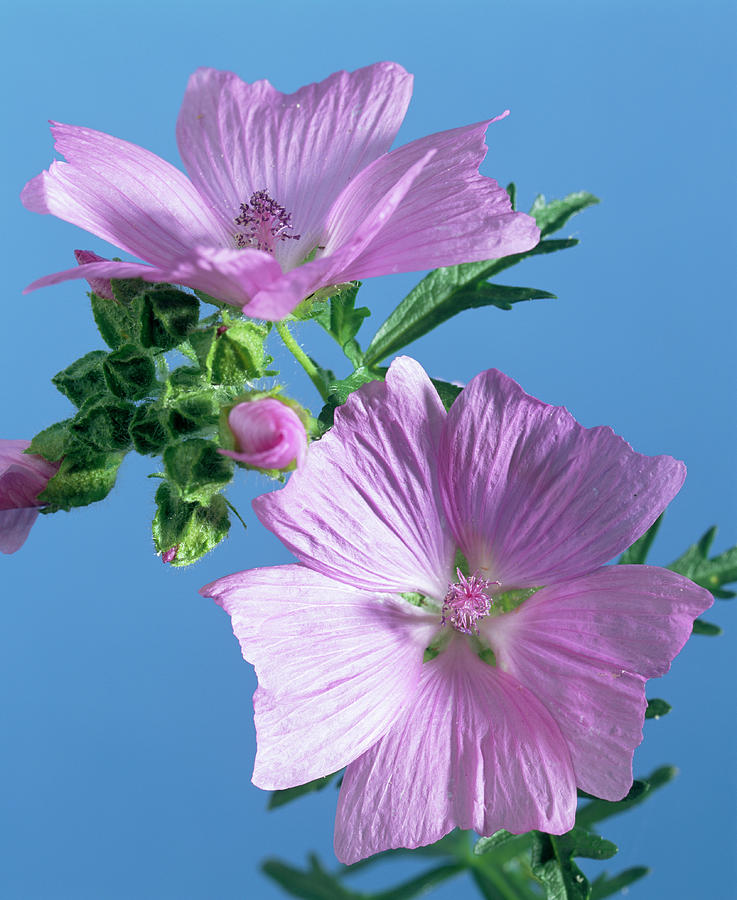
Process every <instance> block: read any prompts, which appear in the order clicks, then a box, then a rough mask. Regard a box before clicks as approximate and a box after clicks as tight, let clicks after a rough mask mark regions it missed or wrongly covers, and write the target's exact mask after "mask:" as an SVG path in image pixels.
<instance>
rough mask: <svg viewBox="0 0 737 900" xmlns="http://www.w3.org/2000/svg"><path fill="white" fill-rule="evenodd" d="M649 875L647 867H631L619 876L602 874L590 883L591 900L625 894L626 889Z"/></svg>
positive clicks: (602, 899) (600, 899)
mask: <svg viewBox="0 0 737 900" xmlns="http://www.w3.org/2000/svg"><path fill="white" fill-rule="evenodd" d="M649 873H650V869H648V868H647V866H633V867H632V868H631V869H625V870H624V872H620V873H619V875H613V876H609V875H608V874H607V873H606V872H602V874H601V875H599V877H598V878H597V879H596V880H595V881H593V882H592V883H591V900H604V898H605V897H611V896H613V895H614V894H619V893H626V890H625V888H628V887H629V886H630V885H631V884H634V882H635V881H639V880H640V879H641V878H644V877H645V875H648V874H649Z"/></svg>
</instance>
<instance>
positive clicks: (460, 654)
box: [335, 637, 576, 863]
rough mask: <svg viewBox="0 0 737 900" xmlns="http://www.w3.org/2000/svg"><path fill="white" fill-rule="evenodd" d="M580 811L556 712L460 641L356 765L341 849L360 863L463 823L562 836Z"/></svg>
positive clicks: (344, 798) (340, 817) (349, 781)
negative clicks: (554, 713) (554, 719)
mask: <svg viewBox="0 0 737 900" xmlns="http://www.w3.org/2000/svg"><path fill="white" fill-rule="evenodd" d="M575 814H576V785H575V782H574V780H573V769H572V766H571V760H570V755H569V753H568V748H567V747H566V744H565V741H564V740H563V737H562V736H561V733H560V730H559V729H558V726H557V725H556V724H555V722H554V721H553V719H552V718H551V716H550V714H549V713H548V712H547V710H546V709H545V707H544V706H543V705H542V703H540V702H539V701H538V700H537V699H536V698H535V697H534V696H533V695H532V694H531V693H530V692H529V691H527V690H526V689H525V688H523V687H522V686H521V685H520V684H519V683H518V682H516V681H515V680H514V679H513V678H512V677H510V676H509V675H507V674H506V673H505V672H502V671H500V670H499V669H497V668H495V667H493V666H490V665H487V664H486V663H484V662H482V661H481V660H480V659H479V658H478V656H476V655H475V654H474V653H473V652H472V651H471V649H470V648H469V646H468V643H467V642H466V641H465V639H463V638H459V637H456V638H454V640H453V641H451V644H450V645H449V646H448V648H447V649H446V650H445V651H444V652H442V653H441V654H440V655H439V656H437V657H436V658H435V659H434V660H432V661H431V662H428V663H426V664H425V665H424V666H423V669H422V678H421V680H420V686H419V689H418V691H417V693H416V695H415V697H414V698H413V699H412V702H411V703H406V704H405V705H404V709H403V713H402V716H401V718H400V719H398V720H397V721H396V722H395V723H394V725H393V726H392V728H391V730H390V731H389V732H387V734H386V735H385V736H384V737H383V738H382V739H381V740H380V741H379V742H378V743H377V744H376V745H375V746H374V747H372V748H371V749H370V750H368V751H367V752H366V753H364V754H363V756H362V757H361V758H360V759H358V760H356V762H353V763H351V764H350V765H349V766H348V768H347V770H346V773H345V777H344V779H343V785H342V787H341V790H340V799H339V800H338V812H337V817H336V823H335V853H336V856H337V857H338V859H340V860H341V861H342V862H344V863H353V862H355V861H356V860H358V859H361V858H363V857H364V856H369V855H370V854H372V853H377V852H379V851H380V850H387V849H390V848H392V847H409V848H414V847H419V846H422V845H424V844H431V843H433V842H434V841H437V840H438V839H439V838H441V837H442V836H443V835H444V834H447V833H448V832H449V831H451V830H452V829H453V828H456V827H458V828H469V829H474V830H475V831H477V832H478V833H479V834H483V835H489V834H493V833H494V832H495V831H497V830H499V829H500V828H506V829H507V830H508V831H512V832H515V833H522V832H525V831H529V830H530V829H533V828H538V829H541V830H542V831H546V832H548V833H550V834H562V833H563V832H565V831H568V830H569V829H570V828H572V827H573V822H574V818H575Z"/></svg>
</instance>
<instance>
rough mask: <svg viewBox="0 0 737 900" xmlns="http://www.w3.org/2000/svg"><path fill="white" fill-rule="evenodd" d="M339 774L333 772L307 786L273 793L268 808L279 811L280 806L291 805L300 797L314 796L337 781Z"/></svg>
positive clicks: (309, 782) (308, 783)
mask: <svg viewBox="0 0 737 900" xmlns="http://www.w3.org/2000/svg"><path fill="white" fill-rule="evenodd" d="M337 774H338V773H337V772H333V774H332V775H325V776H324V777H323V778H316V779H315V780H314V781H308V782H307V784H300V785H298V786H297V787H293V788H285V789H284V790H281V791H272V792H271V796H270V797H269V805H268V806H267V807H266V808H267V809H277V808H278V807H280V806H284V805H285V804H287V803H291V802H292V800H296V799H297V798H298V797H303V796H304V795H305V794H312V793H314V792H315V791H321V790H323V788H326V787H327V786H328V785H329V784H330V782H331V781H333V780H334V779H335V777H336V776H337Z"/></svg>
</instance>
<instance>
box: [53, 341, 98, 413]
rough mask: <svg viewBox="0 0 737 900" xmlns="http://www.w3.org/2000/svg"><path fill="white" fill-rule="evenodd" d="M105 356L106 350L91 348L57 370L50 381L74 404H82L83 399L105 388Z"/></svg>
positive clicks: (87, 398)
mask: <svg viewBox="0 0 737 900" xmlns="http://www.w3.org/2000/svg"><path fill="white" fill-rule="evenodd" d="M106 357H107V351H106V350H93V351H92V352H91V353H85V355H84V356H82V357H81V358H80V359H77V360H75V361H74V362H73V363H72V364H71V365H70V366H67V367H66V369H62V370H61V372H57V373H56V375H54V377H53V378H52V379H51V382H52V384H53V385H54V386H55V387H56V388H57V390H59V391H61V393H62V394H64V396H65V397H68V398H69V399H70V400H71V401H72V403H73V404H74V405H75V406H78V407H79V406H82V404H83V403H84V402H85V400H89V399H90V397H96V396H98V395H99V394H101V393H104V392H105V391H106V390H107V388H106V385H105V376H104V375H103V368H102V366H103V362H104V360H105V358H106Z"/></svg>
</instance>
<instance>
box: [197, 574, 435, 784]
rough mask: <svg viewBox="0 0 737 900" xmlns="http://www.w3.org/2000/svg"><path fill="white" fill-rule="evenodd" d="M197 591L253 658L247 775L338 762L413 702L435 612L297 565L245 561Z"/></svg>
mask: <svg viewBox="0 0 737 900" xmlns="http://www.w3.org/2000/svg"><path fill="white" fill-rule="evenodd" d="M201 593H202V594H203V595H204V596H206V597H212V598H213V599H214V600H215V601H216V602H217V603H219V604H220V605H221V606H222V607H223V608H224V609H225V610H226V612H228V613H229V614H230V616H231V619H232V622H233V631H234V632H235V635H236V637H237V638H238V640H239V641H240V644H241V648H242V650H243V656H244V657H245V658H246V659H247V660H248V661H249V662H252V663H253V664H254V666H255V667H256V674H257V675H258V682H259V686H258V690H257V691H256V693H255V695H254V708H255V718H256V733H257V741H258V751H257V754H256V765H255V769H254V773H253V782H254V784H255V785H256V786H257V787H260V788H264V789H266V790H276V789H280V788H287V787H293V786H295V785H298V784H303V783H305V782H307V781H311V780H313V779H315V778H320V777H322V776H323V775H329V774H330V773H332V772H335V771H337V770H338V769H340V768H341V767H342V766H344V765H346V763H348V762H350V761H351V760H353V759H355V758H356V757H357V756H359V755H360V754H361V753H363V751H364V750H366V749H367V748H368V747H370V746H371V745H372V744H374V743H375V742H376V741H377V740H378V739H379V738H380V737H381V736H382V735H383V734H384V733H385V732H386V731H387V729H388V728H390V727H391V725H392V723H393V722H394V721H395V720H396V718H397V716H399V715H400V712H401V709H402V706H403V705H404V704H406V703H411V702H412V697H413V695H414V692H415V690H416V687H417V683H418V681H419V678H420V670H421V668H422V656H423V652H424V650H425V647H426V646H427V643H428V642H429V640H430V638H431V637H432V634H433V632H434V631H435V630H436V628H437V621H436V617H431V616H428V615H427V614H426V613H423V612H422V611H421V610H419V609H418V608H417V607H413V606H410V604H408V603H405V602H404V601H402V600H400V599H399V598H398V597H392V596H390V595H386V594H385V595H377V594H368V593H366V592H365V591H362V590H357V589H355V588H352V587H349V586H347V585H345V584H340V583H338V582H335V581H332V580H331V579H328V578H325V577H324V576H322V575H319V574H317V573H316V572H312V571H310V570H309V569H307V568H305V567H303V566H294V565H293V566H276V567H274V568H265V569H252V570H251V571H248V572H240V573H238V574H236V575H230V576H228V577H227V578H221V579H219V580H218V581H215V582H213V583H212V584H210V585H207V587H204V588H203V589H202V591H201Z"/></svg>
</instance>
